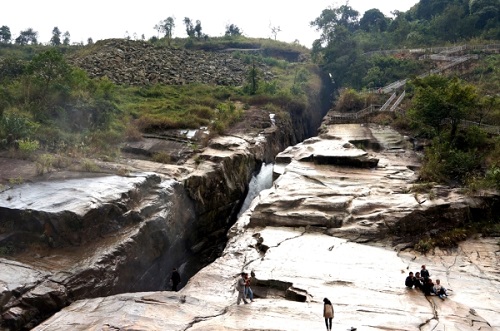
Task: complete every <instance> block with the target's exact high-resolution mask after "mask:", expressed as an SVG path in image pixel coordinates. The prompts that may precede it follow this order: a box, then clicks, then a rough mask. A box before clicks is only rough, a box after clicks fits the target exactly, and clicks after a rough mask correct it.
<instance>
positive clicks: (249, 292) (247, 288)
mask: <svg viewBox="0 0 500 331" xmlns="http://www.w3.org/2000/svg"><path fill="white" fill-rule="evenodd" d="M251 279H252V278H250V276H249V275H248V274H247V273H245V297H246V298H247V299H250V301H251V302H253V291H252V289H251V288H250V282H251Z"/></svg>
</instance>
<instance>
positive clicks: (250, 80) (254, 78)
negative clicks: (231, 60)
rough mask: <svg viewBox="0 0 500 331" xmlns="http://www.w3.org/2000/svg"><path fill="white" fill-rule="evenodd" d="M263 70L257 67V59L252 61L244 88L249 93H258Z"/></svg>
mask: <svg viewBox="0 0 500 331" xmlns="http://www.w3.org/2000/svg"><path fill="white" fill-rule="evenodd" d="M261 77H262V72H261V71H260V70H259V69H258V68H257V65H256V64H255V61H253V62H252V65H251V67H250V69H249V70H248V72H247V83H246V85H245V86H244V87H243V90H244V91H245V92H246V93H248V94H251V95H253V94H256V93H257V90H258V89H259V84H260V81H261Z"/></svg>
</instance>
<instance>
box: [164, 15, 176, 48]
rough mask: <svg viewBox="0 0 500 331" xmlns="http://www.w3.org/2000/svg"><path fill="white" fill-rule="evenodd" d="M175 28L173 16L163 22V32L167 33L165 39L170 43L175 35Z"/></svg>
mask: <svg viewBox="0 0 500 331" xmlns="http://www.w3.org/2000/svg"><path fill="white" fill-rule="evenodd" d="M174 28H175V22H174V18H173V17H171V16H169V17H167V18H166V19H165V20H164V21H163V31H164V32H165V37H166V38H167V39H169V42H170V39H172V36H173V34H174Z"/></svg>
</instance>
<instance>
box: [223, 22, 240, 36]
mask: <svg viewBox="0 0 500 331" xmlns="http://www.w3.org/2000/svg"><path fill="white" fill-rule="evenodd" d="M242 34H243V31H241V30H240V28H239V27H238V26H237V25H235V24H228V25H226V32H225V33H224V35H226V36H228V37H237V36H241V35H242Z"/></svg>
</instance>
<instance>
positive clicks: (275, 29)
mask: <svg viewBox="0 0 500 331" xmlns="http://www.w3.org/2000/svg"><path fill="white" fill-rule="evenodd" d="M269 28H270V29H271V34H272V35H273V37H274V40H276V37H277V36H278V33H279V32H281V27H279V26H271V24H269Z"/></svg>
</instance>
